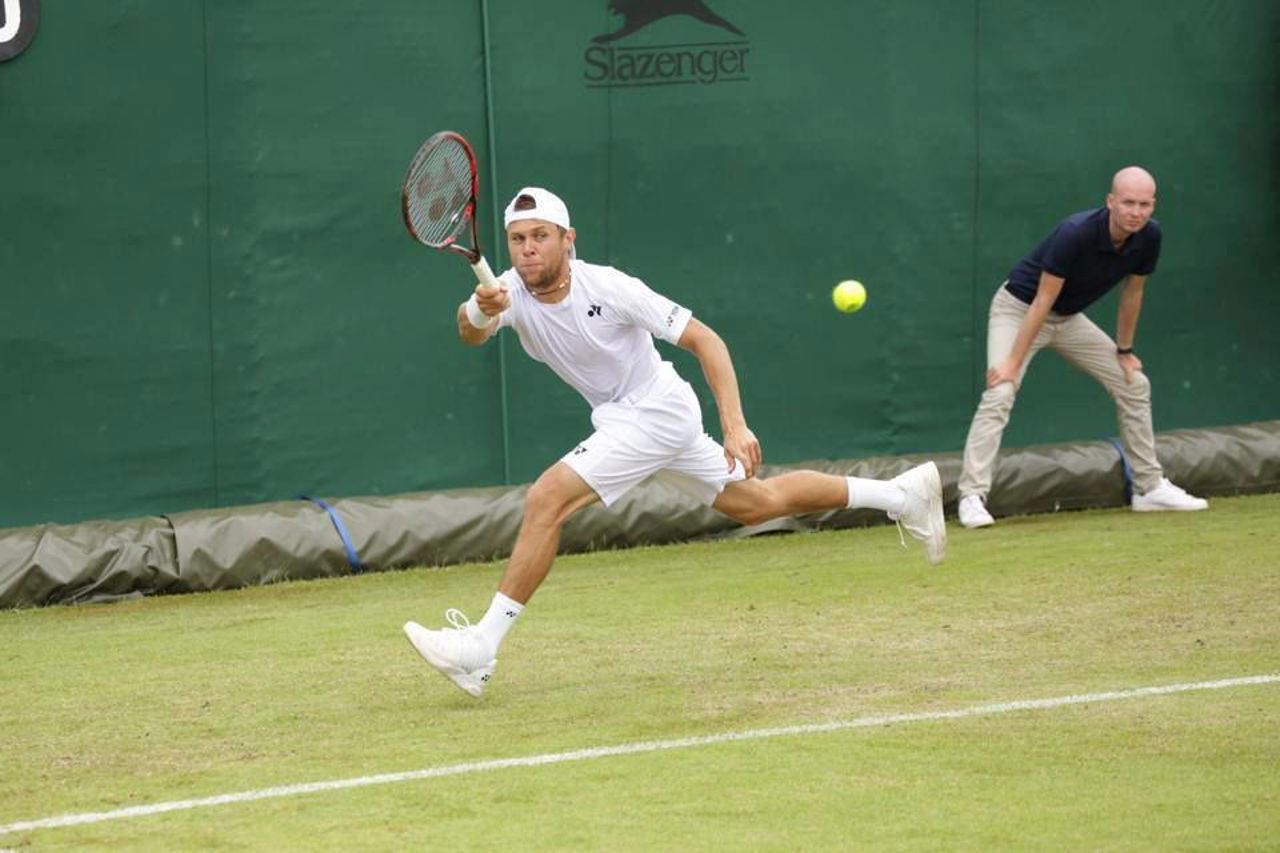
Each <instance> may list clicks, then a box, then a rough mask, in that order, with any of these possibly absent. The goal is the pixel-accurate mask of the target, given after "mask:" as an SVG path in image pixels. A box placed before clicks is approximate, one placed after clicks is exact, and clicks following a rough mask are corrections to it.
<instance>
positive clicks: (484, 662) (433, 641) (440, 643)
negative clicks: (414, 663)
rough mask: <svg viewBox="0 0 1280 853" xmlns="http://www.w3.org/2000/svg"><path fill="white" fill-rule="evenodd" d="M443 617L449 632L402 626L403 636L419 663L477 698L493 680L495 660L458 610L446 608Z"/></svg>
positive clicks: (416, 624)
mask: <svg viewBox="0 0 1280 853" xmlns="http://www.w3.org/2000/svg"><path fill="white" fill-rule="evenodd" d="M444 617H445V619H448V620H449V624H451V625H452V626H453V627H452V628H441V629H440V630H438V631H430V630H427V629H426V628H423V627H422V626H421V625H419V624H418V623H417V622H406V623H404V634H405V636H406V637H408V638H409V642H410V643H412V644H413V648H414V649H415V650H416V651H417V652H418V654H420V655H422V659H423V660H425V661H426V662H427V663H429V664H431V665H432V666H433V667H435V668H436V669H437V670H438V671H439V672H440V673H441V674H442V675H444V676H445V677H446V678H448V679H449V680H450V681H452V682H453V683H454V684H456V685H458V687H459V688H461V689H462V690H464V691H466V692H467V693H469V694H471V695H472V696H477V697H478V696H479V695H480V694H481V693H483V692H484V687H485V685H486V684H487V683H488V682H489V679H490V678H492V677H493V671H494V669H495V668H497V666H498V659H497V658H495V657H494V656H493V650H492V649H490V648H489V644H488V643H487V642H485V640H484V639H483V638H482V637H481V636H480V635H479V634H477V633H476V629H475V628H473V627H472V625H471V622H470V621H469V620H468V619H467V617H466V616H465V615H463V613H462V611H461V610H454V609H453V608H449V609H448V610H446V611H445V614H444Z"/></svg>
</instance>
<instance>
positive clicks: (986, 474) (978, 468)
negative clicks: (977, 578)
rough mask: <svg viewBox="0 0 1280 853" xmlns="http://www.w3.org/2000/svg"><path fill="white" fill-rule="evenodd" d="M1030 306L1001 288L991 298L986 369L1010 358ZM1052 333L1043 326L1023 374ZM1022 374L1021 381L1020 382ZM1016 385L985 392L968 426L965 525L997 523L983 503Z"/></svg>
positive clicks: (964, 467) (963, 486)
mask: <svg viewBox="0 0 1280 853" xmlns="http://www.w3.org/2000/svg"><path fill="white" fill-rule="evenodd" d="M1029 307H1030V306H1029V305H1027V304H1026V303H1025V302H1023V301H1022V300H1021V299H1018V298H1017V297H1016V296H1014V295H1013V294H1011V293H1009V291H1007V290H1005V288H1004V285H1001V286H1000V287H999V289H997V290H996V293H995V296H994V297H992V299H991V309H990V311H989V312H988V315H987V368H988V369H990V368H992V367H995V366H996V365H997V364H999V363H1000V362H1001V361H1003V360H1004V359H1005V358H1007V357H1008V355H1009V352H1010V351H1011V350H1012V349H1013V342H1014V339H1016V338H1017V336H1018V330H1019V329H1021V328H1022V321H1023V319H1024V318H1025V317H1026V316H1027V309H1028V308H1029ZM1048 339H1049V330H1048V329H1046V328H1042V329H1041V330H1040V333H1039V334H1038V335H1037V336H1036V340H1035V342H1034V343H1033V344H1032V347H1031V352H1030V353H1028V355H1027V360H1026V363H1025V364H1023V366H1022V375H1023V376H1025V375H1026V372H1027V368H1028V367H1029V366H1030V364H1031V359H1032V357H1033V356H1034V355H1035V353H1036V352H1038V351H1039V350H1040V349H1041V348H1043V347H1044V345H1045V344H1046V343H1047V342H1048ZM1021 381H1022V376H1019V377H1018V384H1021ZM1017 395H1018V386H1017V385H1015V384H1014V383H1011V382H1002V383H1000V384H999V385H996V386H995V387H994V388H984V390H983V392H982V398H981V399H980V400H979V401H978V408H977V411H975V412H974V414H973V421H972V422H971V423H970V424H969V435H968V436H967V438H966V439H965V443H964V457H963V464H962V466H961V470H960V482H959V489H960V523H961V524H963V525H964V526H965V527H986V526H987V525H989V524H991V523H992V522H993V520H994V519H992V518H991V515H990V514H989V513H988V512H987V509H986V506H985V502H986V498H987V495H988V494H989V493H990V491H991V481H992V477H993V474H994V471H995V465H996V457H997V455H998V454H999V453H1000V442H1001V439H1002V438H1003V437H1004V428H1005V427H1006V426H1007V425H1008V423H1009V416H1010V415H1011V414H1012V413H1013V403H1014V400H1015V399H1016V397H1017Z"/></svg>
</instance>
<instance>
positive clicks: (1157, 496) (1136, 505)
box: [1130, 477, 1209, 512]
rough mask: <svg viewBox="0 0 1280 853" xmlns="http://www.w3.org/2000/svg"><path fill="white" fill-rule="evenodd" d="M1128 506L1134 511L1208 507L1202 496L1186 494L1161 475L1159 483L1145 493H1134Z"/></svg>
mask: <svg viewBox="0 0 1280 853" xmlns="http://www.w3.org/2000/svg"><path fill="white" fill-rule="evenodd" d="M1130 506H1132V507H1133V511H1134V512H1166V511H1169V510H1174V511H1180V512H1194V511H1195V510H1198V509H1208V508H1209V502H1208V501H1207V500H1205V499H1204V498H1198V497H1196V496H1195V495H1189V494H1187V493H1186V492H1185V491H1183V490H1182V489H1180V488H1178V487H1177V486H1175V485H1174V484H1173V483H1170V482H1169V481H1168V479H1166V478H1164V477H1161V478H1160V485H1158V486H1156V487H1155V488H1154V489H1152V490H1151V491H1149V492H1147V493H1146V494H1145V495H1139V494H1136V493H1135V494H1134V496H1133V502H1132V503H1131V504H1130Z"/></svg>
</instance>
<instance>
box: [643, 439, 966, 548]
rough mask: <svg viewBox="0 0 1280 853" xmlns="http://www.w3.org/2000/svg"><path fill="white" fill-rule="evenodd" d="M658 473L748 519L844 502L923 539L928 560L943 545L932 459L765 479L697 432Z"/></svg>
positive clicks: (732, 514) (943, 526)
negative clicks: (889, 470) (868, 471)
mask: <svg viewBox="0 0 1280 853" xmlns="http://www.w3.org/2000/svg"><path fill="white" fill-rule="evenodd" d="M658 479H661V480H663V481H664V482H666V483H668V484H669V485H671V486H674V487H676V488H678V489H680V490H681V491H683V492H685V493H686V494H689V495H690V496H692V497H694V498H696V499H699V500H701V501H703V502H705V503H707V504H710V506H711V507H712V508H713V509H715V510H717V511H718V512H722V513H724V514H725V515H727V516H729V517H730V518H733V519H735V520H737V521H740V522H742V523H743V524H749V525H750V524H762V523H764V522H766V521H769V520H771V519H774V518H780V517H783V516H789V515H800V514H803V513H809V512H823V511H827V510H833V509H844V508H846V507H848V508H855V509H857V508H871V509H879V510H883V511H885V512H887V513H888V514H889V517H890V518H892V519H894V520H896V521H899V522H900V523H901V525H902V526H903V527H905V528H906V529H907V530H908V531H909V532H910V533H911V535H912V536H914V537H916V538H917V539H921V540H923V541H924V543H925V551H926V554H927V555H928V557H929V561H930V562H932V563H937V562H940V561H941V560H942V557H943V555H944V553H945V551H946V542H947V534H946V524H945V522H944V520H943V517H942V480H941V478H940V477H939V476H938V468H937V466H936V465H934V464H933V463H932V462H928V463H925V464H924V465H919V466H917V467H915V468H912V469H911V470H910V471H907V472H906V473H904V474H901V475H899V476H897V477H895V478H893V479H892V480H871V479H867V478H863V477H844V476H839V475H835V474H825V473H822V472H820V471H788V472H786V473H784V474H779V475H778V476H776V477H769V478H768V479H760V478H757V477H752V478H750V479H745V477H744V472H743V469H742V465H741V463H735V465H734V468H733V469H732V470H730V469H729V467H728V465H727V464H726V461H725V455H724V448H723V447H721V446H720V445H719V444H717V443H716V441H715V440H714V439H712V438H711V437H710V436H709V435H706V434H705V433H703V434H702V435H700V436H699V437H698V438H697V440H695V441H694V442H693V443H692V444H691V445H690V446H689V448H688V449H687V450H686V451H685V452H684V453H682V454H681V455H680V456H678V457H676V458H675V459H673V460H671V462H670V463H669V464H668V465H667V467H666V468H665V469H664V470H663V471H662V473H661V474H659V475H658Z"/></svg>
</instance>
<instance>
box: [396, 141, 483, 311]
mask: <svg viewBox="0 0 1280 853" xmlns="http://www.w3.org/2000/svg"><path fill="white" fill-rule="evenodd" d="M479 192H480V170H479V169H478V168H477V167H476V153H475V151H473V150H472V149H471V145H470V144H469V143H468V142H467V140H466V139H464V138H463V136H462V134H460V133H454V132H453V131H452V130H443V131H441V132H440V133H437V134H435V135H434V136H432V137H431V138H430V139H428V140H427V141H426V142H424V143H422V147H421V148H419V149H418V153H417V154H416V155H414V158H413V162H411V163H410V164H409V171H407V172H406V173H405V176H404V186H403V188H402V189H401V191H400V209H401V212H403V213H404V224H405V227H406V228H408V229H409V233H410V234H411V235H412V236H413V239H415V240H417V241H418V242H419V243H422V244H423V245H424V246H430V247H431V248H433V249H440V250H442V251H446V252H456V253H457V254H459V255H462V257H464V258H466V259H467V263H469V264H470V265H471V269H472V271H473V272H474V273H475V274H476V278H477V279H478V280H479V281H480V283H481V284H487V285H491V286H493V287H497V286H498V280H497V279H496V278H495V277H494V275H493V270H491V269H489V262H488V261H486V260H485V259H484V255H483V254H482V253H481V251H480V231H479V228H477V226H476V196H477V195H478V194H479ZM468 232H470V233H469V234H468ZM464 237H469V239H470V240H471V245H470V246H466V245H465V244H463V243H462V242H460V240H462V239H463V238H464Z"/></svg>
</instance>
